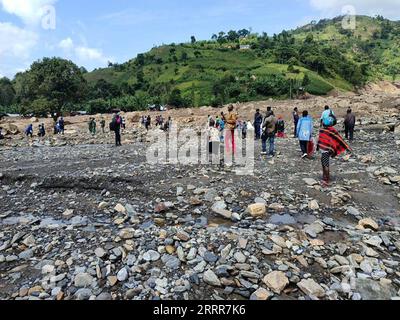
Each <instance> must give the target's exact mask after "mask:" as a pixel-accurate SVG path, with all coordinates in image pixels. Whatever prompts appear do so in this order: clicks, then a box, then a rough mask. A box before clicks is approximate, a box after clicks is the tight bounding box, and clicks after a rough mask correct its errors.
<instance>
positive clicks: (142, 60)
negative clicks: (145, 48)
mask: <svg viewBox="0 0 400 320" xmlns="http://www.w3.org/2000/svg"><path fill="white" fill-rule="evenodd" d="M144 63H145V58H144V54H142V53H140V54H138V55H137V58H136V64H137V65H138V66H143V65H144Z"/></svg>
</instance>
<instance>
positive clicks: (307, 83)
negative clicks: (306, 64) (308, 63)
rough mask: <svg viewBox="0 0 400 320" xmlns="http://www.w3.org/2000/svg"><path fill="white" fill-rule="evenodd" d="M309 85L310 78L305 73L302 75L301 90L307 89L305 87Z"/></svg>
mask: <svg viewBox="0 0 400 320" xmlns="http://www.w3.org/2000/svg"><path fill="white" fill-rule="evenodd" d="M310 83H311V80H310V77H309V76H308V74H307V73H306V74H305V75H304V78H303V82H302V84H301V86H302V87H303V88H305V89H307V87H308V86H309V85H310Z"/></svg>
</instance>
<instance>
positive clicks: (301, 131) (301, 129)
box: [296, 110, 313, 159]
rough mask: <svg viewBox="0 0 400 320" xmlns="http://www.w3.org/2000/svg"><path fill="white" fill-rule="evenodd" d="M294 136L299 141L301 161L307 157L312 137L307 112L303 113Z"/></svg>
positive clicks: (310, 123)
mask: <svg viewBox="0 0 400 320" xmlns="http://www.w3.org/2000/svg"><path fill="white" fill-rule="evenodd" d="M296 136H297V137H298V139H299V141H300V148H301V152H302V153H303V155H302V159H304V158H306V157H307V156H308V146H309V143H310V141H311V139H312V136H313V120H312V118H311V116H309V114H308V111H307V110H305V111H303V117H302V118H301V119H300V120H299V122H298V124H297V132H296Z"/></svg>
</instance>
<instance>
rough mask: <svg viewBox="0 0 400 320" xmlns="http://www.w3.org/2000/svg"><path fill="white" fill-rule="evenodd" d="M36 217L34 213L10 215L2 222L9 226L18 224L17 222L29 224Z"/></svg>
mask: <svg viewBox="0 0 400 320" xmlns="http://www.w3.org/2000/svg"><path fill="white" fill-rule="evenodd" d="M35 219H36V218H35V217H34V216H33V215H31V214H28V215H26V216H23V217H22V216H20V217H8V218H6V219H4V220H3V221H2V222H1V224H4V225H8V226H13V225H16V224H29V223H31V222H32V221H34V220H35Z"/></svg>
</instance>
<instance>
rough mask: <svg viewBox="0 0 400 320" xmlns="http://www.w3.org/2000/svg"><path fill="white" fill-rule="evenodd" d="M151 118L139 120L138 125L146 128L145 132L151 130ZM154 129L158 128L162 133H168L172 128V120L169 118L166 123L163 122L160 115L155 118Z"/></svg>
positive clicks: (146, 117) (145, 117)
mask: <svg viewBox="0 0 400 320" xmlns="http://www.w3.org/2000/svg"><path fill="white" fill-rule="evenodd" d="M151 121H152V119H151V116H150V115H149V116H142V117H141V119H140V124H141V125H142V126H143V127H145V128H146V130H147V131H149V130H150V128H151ZM155 122H156V128H160V129H161V130H163V131H169V130H170V128H171V127H172V118H171V117H169V118H168V120H167V121H165V119H164V117H163V116H162V115H159V116H157V117H156V120H155Z"/></svg>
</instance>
